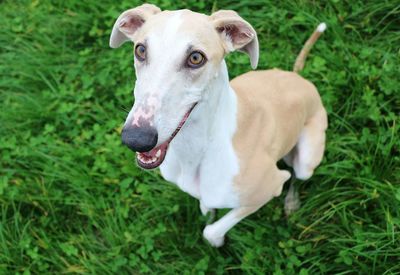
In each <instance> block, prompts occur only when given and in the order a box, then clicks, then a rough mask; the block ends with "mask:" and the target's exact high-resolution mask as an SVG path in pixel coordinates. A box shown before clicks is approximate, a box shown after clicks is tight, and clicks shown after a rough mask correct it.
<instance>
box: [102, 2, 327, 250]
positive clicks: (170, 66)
mask: <svg viewBox="0 0 400 275" xmlns="http://www.w3.org/2000/svg"><path fill="white" fill-rule="evenodd" d="M325 27H326V25H325V24H324V23H322V24H320V25H319V26H318V28H317V30H316V31H315V32H314V34H313V35H312V36H311V38H310V39H309V40H308V42H307V43H306V44H305V46H304V48H303V49H302V51H301V53H300V55H299V56H298V58H297V61H296V63H295V68H294V72H288V71H282V70H278V69H272V70H265V71H251V72H248V73H245V74H243V75H240V76H238V77H236V78H235V79H233V80H232V81H231V82H230V81H229V77H228V70H227V66H226V63H225V61H224V57H225V56H226V55H227V54H228V53H230V52H233V51H241V52H244V53H246V54H248V55H249V57H250V63H251V67H252V68H253V69H256V67H257V63H258V57H259V45H258V39H257V34H256V31H255V30H254V28H253V27H252V26H251V25H250V24H249V23H248V22H247V21H245V20H244V19H243V18H241V17H240V16H239V15H238V14H237V13H236V12H234V11H230V10H221V11H217V12H215V13H213V14H211V15H210V16H208V15H204V14H200V13H196V12H192V11H190V10H177V11H161V10H160V9H159V8H158V7H156V6H154V5H150V4H143V5H141V6H139V7H136V8H134V9H129V10H127V11H125V12H123V13H122V14H121V15H120V16H119V17H118V19H117V20H116V22H115V24H114V27H113V29H112V33H111V37H110V46H111V47H112V48H117V47H119V46H120V45H121V44H123V43H124V42H126V41H132V42H133V43H134V56H135V58H134V64H135V71H136V78H137V80H136V83H135V88H134V98H135V102H134V105H133V107H132V109H131V111H130V112H129V114H128V116H127V118H126V121H125V124H124V127H123V129H122V133H121V137H122V142H123V143H124V144H125V145H127V146H128V147H129V148H130V149H131V150H133V151H134V152H137V153H136V160H137V163H138V165H139V166H140V167H142V168H144V169H154V168H156V167H160V171H161V174H162V176H163V177H164V178H165V179H166V180H167V181H170V182H173V183H175V184H176V185H177V186H178V187H179V188H180V189H181V190H183V191H184V192H187V193H188V194H190V195H191V196H193V197H195V198H196V199H198V200H199V201H200V209H201V212H202V214H204V215H206V214H207V213H208V212H211V214H212V213H213V212H214V209H218V208H230V209H231V210H230V212H228V213H227V214H226V215H225V216H223V217H222V218H220V219H219V220H217V221H215V222H214V223H212V224H208V225H207V226H206V227H205V228H204V231H203V236H204V238H205V239H207V240H208V242H209V243H210V244H211V245H213V246H215V247H219V246H222V245H223V244H224V236H225V234H226V233H227V232H228V230H230V229H231V228H232V227H233V226H234V225H236V224H237V223H238V222H240V221H241V220H242V219H243V218H245V217H247V216H248V215H250V214H252V213H254V212H255V211H256V210H258V209H259V208H260V207H262V206H263V205H264V204H266V203H267V202H269V201H270V200H271V199H272V198H274V197H276V196H279V195H280V194H281V192H282V187H283V185H284V183H285V182H286V181H287V180H288V179H289V178H290V177H291V173H290V172H289V171H286V170H281V169H279V168H278V167H277V162H278V161H279V160H281V159H283V160H284V161H285V162H286V163H287V165H288V166H290V167H292V168H293V170H294V174H295V177H296V178H297V179H301V180H306V179H309V178H310V177H311V176H312V174H313V172H314V169H315V168H316V167H317V166H318V165H319V163H320V162H321V160H322V157H323V154H324V147H325V130H326V128H327V125H328V122H327V113H326V111H325V109H324V107H323V104H322V102H321V98H320V96H319V94H318V91H317V89H316V88H315V86H314V85H313V84H312V83H310V82H309V81H307V80H305V79H304V78H302V77H301V76H299V75H298V73H297V72H298V71H300V70H301V69H302V67H303V66H304V60H305V58H306V56H307V53H308V51H309V50H310V48H311V47H312V45H313V44H314V43H315V41H316V40H317V38H318V37H319V35H320V34H321V33H322V32H323V31H324V30H325ZM298 205H299V204H298V195H297V193H296V192H295V191H294V188H292V187H290V189H289V193H288V195H287V197H286V208H285V209H286V210H287V211H288V212H291V211H294V210H295V208H297V207H298Z"/></svg>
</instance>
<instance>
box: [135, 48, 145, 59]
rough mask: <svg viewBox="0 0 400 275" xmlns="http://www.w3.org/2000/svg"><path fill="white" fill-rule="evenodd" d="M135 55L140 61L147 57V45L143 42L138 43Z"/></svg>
mask: <svg viewBox="0 0 400 275" xmlns="http://www.w3.org/2000/svg"><path fill="white" fill-rule="evenodd" d="M135 56H136V58H137V59H138V60H139V61H144V60H145V59H146V47H145V46H144V45H143V44H138V45H137V46H136V48H135Z"/></svg>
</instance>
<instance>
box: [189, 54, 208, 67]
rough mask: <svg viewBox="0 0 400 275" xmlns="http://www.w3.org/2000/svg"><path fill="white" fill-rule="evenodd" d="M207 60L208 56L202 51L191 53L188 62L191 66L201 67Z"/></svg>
mask: <svg viewBox="0 0 400 275" xmlns="http://www.w3.org/2000/svg"><path fill="white" fill-rule="evenodd" d="M205 62H206V58H205V56H204V54H202V53H201V52H197V51H196V52H192V53H191V54H190V55H189V58H188V60H187V64H188V66H189V67H190V68H193V69H197V68H200V67H201V66H202V65H203V64H204V63H205Z"/></svg>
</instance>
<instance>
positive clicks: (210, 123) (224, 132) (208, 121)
mask: <svg viewBox="0 0 400 275" xmlns="http://www.w3.org/2000/svg"><path fill="white" fill-rule="evenodd" d="M195 109H197V110H195V112H193V114H192V115H193V116H192V118H191V120H192V123H193V124H196V127H200V128H201V131H202V133H204V134H205V136H204V138H206V139H207V140H206V142H205V143H204V144H202V145H203V146H208V145H209V144H210V143H211V142H221V141H222V140H221V139H225V140H226V139H230V140H231V139H232V136H233V134H234V132H235V129H236V110H237V102H236V94H235V92H234V91H233V90H232V88H231V86H230V85H229V75H228V69H227V66H226V63H225V60H223V61H222V62H221V64H220V68H219V70H218V72H217V73H216V74H215V76H214V77H213V79H212V80H211V81H210V83H209V85H208V86H207V88H206V90H205V91H204V94H203V99H202V100H201V101H200V102H199V104H198V105H197V106H196V107H195ZM188 122H190V121H188ZM193 126H195V125H193ZM202 145H199V146H202Z"/></svg>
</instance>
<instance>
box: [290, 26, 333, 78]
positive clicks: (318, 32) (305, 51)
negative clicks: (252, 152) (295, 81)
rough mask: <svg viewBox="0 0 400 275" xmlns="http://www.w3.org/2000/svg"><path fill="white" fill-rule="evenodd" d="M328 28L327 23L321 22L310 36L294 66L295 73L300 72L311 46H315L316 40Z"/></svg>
mask: <svg viewBox="0 0 400 275" xmlns="http://www.w3.org/2000/svg"><path fill="white" fill-rule="evenodd" d="M325 30H326V24H325V23H321V24H319V25H318V27H317V28H316V29H315V31H314V32H313V34H312V35H311V36H310V38H308V40H307V42H306V43H305V44H304V46H303V48H302V49H301V51H300V53H299V55H298V56H297V58H296V62H295V63H294V66H293V71H294V72H295V73H298V72H300V71H301V70H302V69H303V68H304V62H305V61H306V58H307V55H308V53H309V52H310V50H311V48H312V47H313V46H314V44H315V42H317V40H318V38H319V37H320V36H321V34H322V33H323V32H324V31H325Z"/></svg>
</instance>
